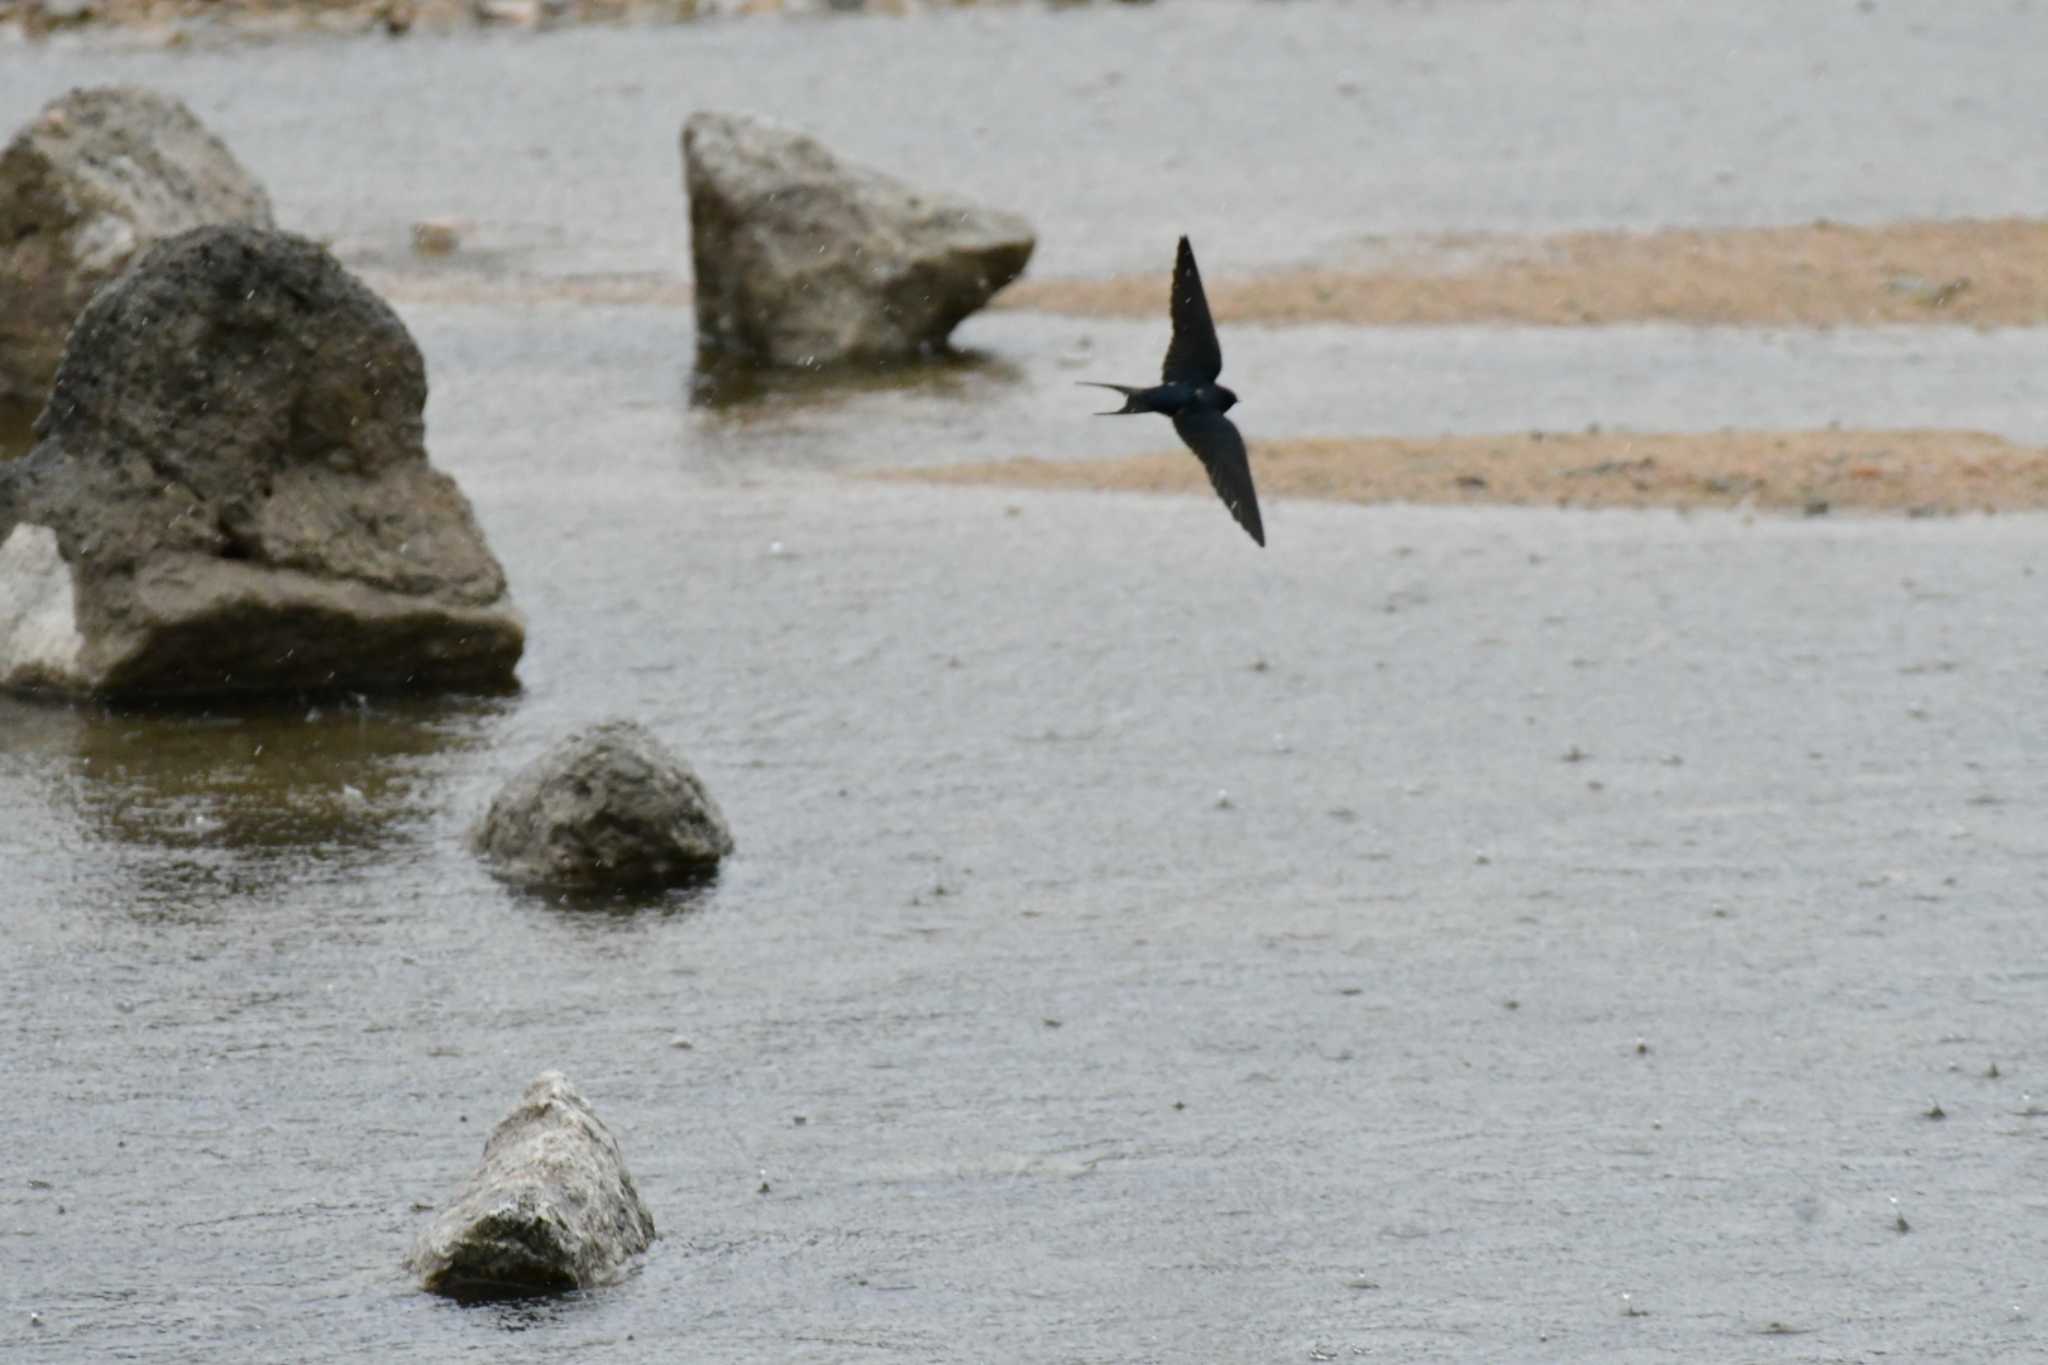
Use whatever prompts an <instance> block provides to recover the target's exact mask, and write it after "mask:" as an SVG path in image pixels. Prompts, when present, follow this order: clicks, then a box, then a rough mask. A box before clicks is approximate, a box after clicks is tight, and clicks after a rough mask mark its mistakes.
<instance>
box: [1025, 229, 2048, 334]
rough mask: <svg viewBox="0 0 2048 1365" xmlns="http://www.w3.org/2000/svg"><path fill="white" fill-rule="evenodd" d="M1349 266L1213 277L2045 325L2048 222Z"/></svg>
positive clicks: (1694, 318)
mask: <svg viewBox="0 0 2048 1365" xmlns="http://www.w3.org/2000/svg"><path fill="white" fill-rule="evenodd" d="M1365 256H1366V259H1365V260H1364V261H1363V262H1361V263H1360V264H1358V265H1356V266H1352V267H1348V268H1328V269H1312V270H1291V271H1282V272H1275V273H1270V274H1264V275H1257V276H1238V277H1232V276H1230V275H1228V274H1226V273H1221V272H1219V273H1218V274H1217V275H1216V276H1215V277H1214V278H1212V279H1210V280H1209V281H1208V293H1209V300H1210V305H1211V308H1212V310H1213V311H1214V312H1215V314H1216V317H1217V318H1218V320H1220V321H1223V322H1279V323H1289V322H1348V323H1369V324H1396V323H1438V324H1445V323H1469V322H1509V323H1526V324H1537V325H1546V326H1582V325H1589V324H1590V325H1597V324H1601V323H1619V322H1645V321H1654V322H1686V323H1705V324H1744V325H1771V326H1788V327H1819V326H1834V325H1843V326H1853V325H1864V324H1872V323H1929V322H1932V323H1966V324H1975V325H1979V326H2028V325H2034V324H2039V323H2043V322H2048V221H2043V220H2037V219H2030V218H1999V219H1990V220H1976V221H1959V222H1920V223H1891V224H1884V225H1879V226H1874V227H1854V226H1849V225H1846V224H1840V223H1830V222H1825V221H1822V222H1815V223H1810V224H1805V225H1802V226H1798V227H1772V228H1725V229H1691V228H1684V229H1672V230H1668V231H1663V232H1651V233H1630V232H1612V231H1599V232H1571V233H1564V234H1561V235H1558V236H1552V237H1533V238H1524V237H1502V236H1485V235H1470V234H1468V235H1454V236H1442V237H1428V238H1416V239H1405V240H1394V239H1382V240H1376V241H1374V242H1373V243H1371V244H1370V245H1369V247H1368V248H1367V250H1366V252H1365ZM1166 293H1167V276H1166V274H1165V273H1164V272H1161V273H1159V274H1157V275H1142V276H1119V277H1115V278H1112V279H1104V280H1056V279H1049V280H1023V281H1020V282H1019V283H1017V284H1015V285H1013V286H1011V288H1009V289H1008V290H1006V291H1005V292H1004V293H1003V294H1002V295H1001V296H1000V297H999V299H998V301H997V306H998V307H1004V308H1027V309H1037V310H1040V311H1045V312H1054V313H1074V314H1081V315H1085V316H1091V317H1152V316H1159V317H1164V316H1165V311H1166Z"/></svg>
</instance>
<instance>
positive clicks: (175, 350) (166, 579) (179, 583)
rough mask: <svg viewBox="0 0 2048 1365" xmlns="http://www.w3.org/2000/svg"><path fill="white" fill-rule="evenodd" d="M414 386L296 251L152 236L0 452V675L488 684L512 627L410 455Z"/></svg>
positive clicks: (364, 308) (409, 355) (258, 685)
mask: <svg viewBox="0 0 2048 1365" xmlns="http://www.w3.org/2000/svg"><path fill="white" fill-rule="evenodd" d="M426 394H427V383H426V370H425V366H424V363H423V362H422V361H421V359H420V353H419V350H418V348H417V347H416V346H414V345H413V342H412V338H411V337H410V336H409V335H407V333H406V330H405V327H404V325H403V324H402V323H401V322H400V321H399V320H398V317H397V315H396V314H395V313H393V312H392V311H391V309H390V308H388V307H387V306H386V305H385V304H384V302H383V301H382V300H381V299H379V298H377V296H376V295H374V294H372V293H371V292H370V291H369V290H367V289H365V288H364V287H363V286H362V285H361V284H359V283H358V282H357V281H356V280H355V279H354V278H353V277H351V276H350V275H349V274H348V273H347V272H346V271H344V270H343V269H342V268H341V266H340V265H338V264H337V263H336V262H335V260H334V258H333V257H331V256H329V255H328V254H327V253H326V252H325V251H323V250H322V249H321V248H319V247H318V246H316V245H314V244H313V243H311V242H307V241H304V240H301V239H299V238H296V237H289V236H285V235H283V234H281V233H274V232H266V231H262V230H259V229H255V228H245V227H206V228H197V229H194V230H193V231H191V232H189V233H184V234H181V235H180V236H177V237H174V238H171V239H170V240H169V241H166V242H161V243H158V244H157V245H156V246H154V247H152V248H151V249H150V250H149V252H148V253H147V254H146V255H145V256H144V257H143V259H141V260H140V261H138V262H137V263H136V264H135V266H134V267H133V268H132V269H130V270H129V271H128V273H127V274H125V275H123V276H122V277H121V278H120V279H118V280H116V281H115V282H114V283H113V284H111V285H109V286H107V288H105V289H103V290H102V291H100V293H99V294H98V295H97V296H95V297H94V299H93V301H92V302H91V303H90V304H89V305H87V307H86V310H85V312H84V313H83V314H82V315H81V316H80V318H79V320H78V324H77V326H76V327H75V328H73V330H72V336H71V342H70V345H69V346H68V347H67V348H66V349H65V353H64V361H63V364H62V365H61V366H60V367H59V369H58V372H57V378H56V383H55V385H54V387H53V389H52V391H51V395H50V402H49V406H48V407H47V408H45V409H44V412H43V415H42V416H41V418H39V419H38V420H37V422H36V428H35V431H36V435H37V437H38V438H39V439H38V441H37V444H36V446H35V448H34V449H33V450H31V451H30V452H29V454H27V455H26V456H24V457H22V458H21V459H19V460H16V461H13V462H12V463H9V464H5V465H0V686H6V687H12V688H16V689H24V688H46V689H54V690H58V691H63V692H71V693H107V694H126V695H143V696H148V695H181V694H184V695H190V694H205V693H219V692H251V691H291V690H309V689H311V690H319V689H329V688H349V689H357V690H379V691H382V690H394V689H405V690H430V689H435V688H442V687H493V686H502V685H504V684H506V683H508V682H509V681H510V680H511V676H512V669H513V666H514V665H515V664H516V663H517V662H518V659H519V654H520V650H521V648H522V646H523V644H524V638H525V637H524V627H523V626H522V624H521V622H520V618H519V615H518V613H517V612H516V611H514V610H513V609H512V607H511V605H510V604H509V601H508V600H507V596H506V590H505V577H504V574H503V572H502V571H501V570H500V569H499V567H498V562H497V560H496V559H495V558H494V557H493V556H492V554H491V551H490V548H489V547H488V546H487V545H486V544H485V543H484V539H483V535H482V533H481V532H480V531H479V530H478V529H477V525H476V521H475V518H474V516H473V515H472V514H471V511H470V507H469V503H468V501H467V500H466V499H465V498H464V497H463V496H462V492H461V490H459V489H458V488H456V486H455V484H454V482H453V481H452V480H451V479H449V478H448V477H447V476H446V475H445V474H442V473H440V472H438V471H437V470H434V469H432V468H431V467H429V466H428V464H427V457H426V450H425V447H424V444H423V438H424V424H423V421H422V417H421V410H422V408H423V406H424V405H425V402H426ZM53 550H54V552H55V553H52V551H53Z"/></svg>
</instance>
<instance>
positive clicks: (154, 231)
mask: <svg viewBox="0 0 2048 1365" xmlns="http://www.w3.org/2000/svg"><path fill="white" fill-rule="evenodd" d="M207 223H244V224H249V225H253V226H256V227H269V226H270V200H269V199H268V198H267V197H266V196H265V195H264V193H263V189H262V187H261V186H259V185H258V184H257V183H256V182H255V180H253V179H252V178H250V175H249V173H248V172H247V171H245V170H243V169H242V167H241V165H240V164H239V163H238V162H236V160H235V158H234V157H233V156H232V155H230V154H229V152H228V149H227V148H226V147H224V146H222V145H221V143H220V140H219V139H218V138H216V137H214V135H213V134H211V133H209V132H207V131H206V129H205V128H204V127H202V126H201V125H200V122H199V120H198V119H196V118H194V117H193V116H192V112H191V111H190V110H189V109H187V108H186V107H185V106H184V105H182V104H180V103H179V102H178V101H176V100H174V99H171V98H170V97H169V96H166V95H159V94H156V93H154V92H152V91H148V90H137V89H132V88H127V87H119V86H116V87H109V88H100V89H91V90H73V91H72V92H71V93H70V94H68V95H65V96H63V97H62V98H59V99H56V100H53V101H51V102H50V103H49V104H47V105H45V106H44V107H43V111H42V113H40V114H39V115H37V116H36V118H35V120H34V121H33V122H31V123H30V124H29V125H28V126H27V127H25V128H23V129H22V130H21V132H20V133H18V134H17V135H16V136H15V138H14V140H13V141H12V142H10V143H9V144H8V145H7V149H6V151H4V152H0V402H8V403H17V404H40V403H41V402H42V400H43V395H44V394H45V393H46V392H47V391H48V390H49V387H50V378H51V376H52V375H54V374H55V373H56V372H57V361H58V359H59V357H61V356H62V354H63V351H64V338H65V336H66V334H67V333H69V332H70V330H71V323H72V320H73V319H75V318H76V317H77V316H78V314H79V313H80V311H81V310H83V309H84V307H85V305H86V302H87V300H89V299H91V298H92V296H93V294H94V292H95V291H96V290H98V289H99V287H100V286H101V285H103V284H105V283H106V282H107V281H108V280H111V279H113V278H114V277H115V276H116V275H118V274H120V273H121V272H122V271H123V270H125V269H127V268H128V265H129V264H130V262H132V261H133V260H134V259H135V258H136V257H137V255H139V254H140V253H141V252H142V251H143V250H144V249H145V248H147V247H148V246H149V245H151V244H152V243H154V242H157V241H160V240H162V239H163V238H165V237H170V236H173V235H175V234H177V233H180V232H184V231H185V230H187V229H188V228H195V227H200V226H202V225H204V224H207Z"/></svg>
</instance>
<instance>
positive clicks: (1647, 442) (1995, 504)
mask: <svg viewBox="0 0 2048 1365" xmlns="http://www.w3.org/2000/svg"><path fill="white" fill-rule="evenodd" d="M1252 472H1253V474H1254V476H1255V477H1256V478H1257V480H1258V486H1259V491H1260V493H1262V494H1264V495H1266V496H1267V497H1269V498H1272V497H1281V498H1318V499H1323V500H1326V501H1332V502H1360V503H1370V502H1408V503H1511V504H1540V505H1557V506H1566V507H1681V508H1689V507H1733V506H1738V505H1741V504H1744V503H1750V504H1752V505H1754V506H1757V507H1763V508H1773V509H1779V510H1786V511H1802V512H1806V513H1809V514H1819V513H1822V512H1827V511H1867V512H1905V513H1911V514H1915V515H1937V514H1944V513H1954V512H1970V511H1985V512H1994V511H2024V510H2034V509H2041V508H2048V450H2042V449H2038V448H2035V447H2031V446H2021V445H2015V444H2013V443H2012V442H2010V441H2007V440H2005V439H2004V438H2002V437H1998V436H1992V435H1989V434H1986V433H1984V432H1975V431H1931V430H1900V431H1725V432H1712V433H1706V434H1696V435H1648V434H1643V433H1639V432H1629V431H1587V432H1572V433H1553V432H1541V431H1531V432H1518V433H1515V434H1512V435H1505V436H1440V437H1430V438H1423V439H1397V438H1391V437H1337V438H1324V439H1309V440H1296V441H1261V442H1259V443H1257V444H1256V445H1255V446H1254V447H1253V449H1252ZM878 477H882V478H891V479H911V480H919V481H928V482H933V483H956V484H1004V485H1014V486H1018V487H1026V488H1089V489H1098V490H1105V491H1109V490H1114V491H1136V492H1159V493H1168V492H1171V493H1204V492H1207V490H1208V482H1207V479H1206V478H1205V476H1204V475H1203V472H1202V468H1201V466H1200V465H1199V464H1198V463H1196V461H1195V460H1194V459H1193V458H1192V457H1191V456H1189V455H1187V454H1185V453H1180V452H1175V453H1171V454H1158V455H1140V456H1134V457H1132V458H1129V459H1120V460H1044V459H1031V458H1023V459H1013V460H1000V461H993V462H990V463H986V464H971V465H954V466H950V467H945V468H937V469H918V470H891V471H887V472H885V473H883V474H881V475H879V476H878Z"/></svg>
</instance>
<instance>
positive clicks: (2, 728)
mask: <svg viewBox="0 0 2048 1365" xmlns="http://www.w3.org/2000/svg"><path fill="white" fill-rule="evenodd" d="M509 705H510V702H509V701H508V700H506V699H503V698H487V699H462V700H454V699H439V700H429V701H398V702H392V701H382V700H375V701H372V700H357V699H347V700H343V701H341V702H339V703H336V702H333V701H326V702H321V703H318V704H311V705H309V704H307V703H305V702H295V703H286V702H278V703H275V704H269V705H264V706H255V707H244V708H239V709H236V710H233V711H216V710H192V709H149V710H143V709H129V708H118V709H116V708H103V707H83V706H81V707H52V706H43V705H37V704H34V703H29V702H24V701H20V700H4V701H0V755H4V756H5V758H6V759H8V760H27V761H28V764H29V766H30V767H31V768H33V769H34V770H37V771H38V772H40V773H41V774H42V775H43V777H44V780H45V785H46V790H47V791H48V793H49V798H50V801H51V803H52V805H53V806H55V807H58V808H60V809H61V808H68V809H69V810H71V811H72V812H74V813H75V815H76V817H77V820H78V824H79V826H80V830H79V832H80V834H81V836H82V837H83V838H84V839H85V840H87V841H90V842H102V843H106V844H110V845H115V846H119V847H120V848H122V849H124V850H126V851H127V852H128V853H140V854H142V855H143V856H142V857H140V858H138V859H124V860H123V861H125V862H127V863H128V864H129V868H130V872H131V875H132V876H133V878H134V879H135V882H136V891H137V893H138V896H139V898H140V899H141V900H143V901H144V902H146V903H152V904H181V903H187V902H191V901H193V900H195V899H197V900H203V901H206V902H213V901H217V900H218V899H219V898H220V896H221V893H223V892H226V893H228V894H237V893H240V894H247V893H250V892H254V891H260V890H262V889H264V888H266V887H269V886H272V885H275V884H276V883H277V882H278V881H280V880H282V879H285V878H289V877H294V876H298V875H302V874H303V871H304V869H305V867H306V865H307V860H308V858H309V857H310V859H311V860H312V861H313V862H315V863H319V862H324V861H328V860H331V859H334V860H342V861H353V860H354V859H356V858H357V857H359V856H360V855H362V854H364V853H369V852H374V851H379V850H383V849H386V848H388V847H390V846H391V845H392V844H394V843H395V842H400V841H402V840H403V839H404V838H405V837H406V834H407V832H408V831H410V830H414V829H417V828H418V827H420V826H421V825H423V824H425V823H426V822H427V821H428V820H429V819H430V818H431V817H432V816H433V814H434V813H435V812H436V811H437V810H438V809H439V808H440V807H441V806H442V805H443V804H444V802H443V801H442V800H440V799H438V792H437V788H438V781H437V777H438V773H437V764H436V762H435V760H436V759H437V758H439V757H440V756H442V755H445V754H448V753H451V752H460V751H463V750H467V749H470V748H473V747H474V746H476V745H477V744H478V743H480V742H481V741H482V740H483V738H484V737H485V735H486V733H487V731H488V729H489V727H490V722H491V721H492V720H493V718H494V717H496V716H497V715H499V714H502V712H503V711H504V710H505V709H506V708H507V707H509ZM195 893H196V894H195Z"/></svg>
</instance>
